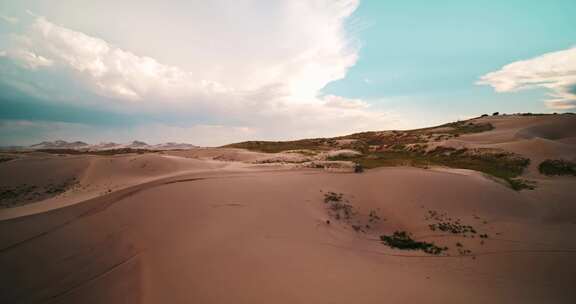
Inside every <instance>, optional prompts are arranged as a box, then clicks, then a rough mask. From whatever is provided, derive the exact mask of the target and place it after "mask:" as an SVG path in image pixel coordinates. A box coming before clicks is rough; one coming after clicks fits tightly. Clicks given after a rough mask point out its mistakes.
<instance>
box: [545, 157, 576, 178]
mask: <svg viewBox="0 0 576 304" xmlns="http://www.w3.org/2000/svg"><path fill="white" fill-rule="evenodd" d="M538 170H539V171H540V173H542V174H545V175H573V176H576V163H574V162H571V161H567V160H562V159H547V160H545V161H543V162H541V163H540V165H539V166H538Z"/></svg>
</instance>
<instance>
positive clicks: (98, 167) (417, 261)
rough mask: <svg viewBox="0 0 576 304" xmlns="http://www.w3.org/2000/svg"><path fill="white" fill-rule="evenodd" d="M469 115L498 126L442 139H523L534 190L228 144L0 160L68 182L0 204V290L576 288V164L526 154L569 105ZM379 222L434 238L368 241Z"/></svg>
mask: <svg viewBox="0 0 576 304" xmlns="http://www.w3.org/2000/svg"><path fill="white" fill-rule="evenodd" d="M570 119H571V120H570ZM478 120H483V121H489V122H491V123H493V124H494V126H495V129H494V130H491V131H486V132H482V133H475V134H467V135H462V136H459V137H457V138H451V139H448V140H445V141H442V143H443V144H446V145H449V144H460V145H463V146H466V147H485V148H488V147H489V148H500V149H504V150H509V151H512V152H515V153H519V154H521V155H524V156H527V157H530V158H531V159H532V161H533V164H532V165H531V167H529V168H528V170H527V171H526V173H525V174H524V175H523V177H526V178H531V179H534V180H537V181H538V186H537V188H536V189H535V190H531V191H521V192H518V191H514V190H512V189H510V188H509V187H507V186H506V185H505V184H503V183H502V182H500V181H498V180H496V179H494V178H489V177H487V176H486V175H484V174H482V173H479V172H476V171H470V170H463V169H452V168H434V167H433V168H430V169H421V168H412V167H390V168H378V169H372V170H368V171H366V172H365V173H363V174H354V173H351V172H350V171H348V172H344V171H342V172H331V171H326V170H318V169H307V168H301V167H297V166H289V165H275V166H267V165H255V164H256V163H258V162H259V161H261V160H263V159H270V158H271V157H273V156H274V155H273V154H272V155H271V154H266V153H260V152H251V151H246V150H241V149H228V148H225V149H224V148H209V149H208V148H207V149H194V150H189V151H170V152H165V153H164V154H160V153H155V154H126V155H116V156H89V155H81V156H62V157H60V156H51V155H45V154H34V155H29V156H26V157H23V158H21V159H18V160H12V161H8V162H4V163H2V164H0V166H1V168H2V170H0V174H1V175H0V177H1V179H0V180H1V181H2V184H3V185H16V184H19V183H22V182H27V183H30V184H35V185H38V186H40V185H44V184H47V183H50V182H54V181H61V180H68V179H70V178H74V179H75V180H77V181H78V185H76V186H75V187H72V188H70V189H68V190H66V191H65V192H63V193H58V194H56V195H54V196H51V197H48V198H46V199H43V200H41V201H39V202H35V203H29V204H25V205H22V206H18V207H14V208H8V209H0V269H2V275H1V276H0V302H1V303H422V302H427V303H574V301H576V292H575V291H574V289H573V285H574V277H575V276H574V275H575V274H576V239H575V238H574V237H573V234H574V231H576V205H575V204H574V202H575V201H576V192H574V191H573V190H572V189H573V188H574V186H575V185H576V178H574V177H547V176H543V175H541V174H539V173H538V170H537V169H536V167H534V166H535V165H534V163H537V162H538V161H539V160H543V159H546V158H556V157H563V158H568V159H574V157H575V156H576V153H575V150H574V147H573V144H571V143H569V142H566V141H562V140H563V139H569V138H573V137H574V136H575V135H574V132H575V131H574V130H573V129H570V130H569V131H567V130H561V131H555V129H557V128H563V129H568V126H571V125H572V124H573V121H574V120H573V118H568V119H566V118H564V116H557V117H555V116H545V117H540V116H535V117H532V116H530V117H518V116H512V117H487V118H479V119H478ZM550 125H553V126H554V127H550ZM284 154H290V153H284ZM282 155H283V154H282ZM274 157H280V156H278V155H275V156H274ZM282 157H283V156H282ZM282 161H285V160H284V159H282ZM331 192H334V193H335V195H336V194H337V195H342V197H341V199H340V200H341V201H338V202H339V203H342V204H346V205H347V206H348V207H346V208H349V209H347V210H349V211H350V213H349V214H348V213H346V214H345V213H341V210H340V209H336V208H333V207H334V205H332V204H333V203H334V202H336V201H328V200H326V198H327V197H330V195H331V194H330V193H331ZM339 206H340V205H339ZM444 223H449V224H450V226H449V227H452V228H451V229H460V228H461V227H468V226H469V227H472V228H473V229H474V233H471V232H461V231H453V230H452V231H445V230H439V228H438V227H441V225H442V224H444ZM431 227H435V228H434V229H432V228H431ZM454 227H456V228H454ZM394 231H406V232H409V233H411V235H412V237H413V238H414V239H415V240H417V241H421V242H432V243H434V244H435V245H437V246H440V247H444V246H445V247H447V250H445V251H444V252H443V253H442V254H440V255H431V254H427V253H425V252H423V251H418V250H416V251H412V250H408V251H407V250H398V249H393V248H390V247H388V246H385V245H384V244H382V242H381V241H380V238H379V237H380V235H389V234H392V233H393V232H394Z"/></svg>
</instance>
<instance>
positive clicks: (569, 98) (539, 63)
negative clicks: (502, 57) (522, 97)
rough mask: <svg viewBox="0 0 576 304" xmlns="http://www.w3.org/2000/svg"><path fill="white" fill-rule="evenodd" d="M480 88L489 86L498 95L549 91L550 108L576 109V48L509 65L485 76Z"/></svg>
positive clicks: (547, 102)
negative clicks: (521, 91) (536, 89)
mask: <svg viewBox="0 0 576 304" xmlns="http://www.w3.org/2000/svg"><path fill="white" fill-rule="evenodd" d="M478 84H481V85H490V86H492V87H493V88H494V89H495V90H496V92H515V91H519V90H524V89H530V88H545V89H548V90H549V91H550V93H549V95H550V98H549V99H547V100H546V101H545V102H546V105H547V106H548V107H550V108H553V109H561V110H562V109H573V108H576V47H573V48H570V49H567V50H562V51H557V52H552V53H547V54H544V55H541V56H538V57H535V58H532V59H528V60H521V61H516V62H513V63H510V64H508V65H505V66H504V67H502V68H501V69H500V70H498V71H495V72H492V73H488V74H486V75H484V76H482V77H481V78H480V80H479V81H478Z"/></svg>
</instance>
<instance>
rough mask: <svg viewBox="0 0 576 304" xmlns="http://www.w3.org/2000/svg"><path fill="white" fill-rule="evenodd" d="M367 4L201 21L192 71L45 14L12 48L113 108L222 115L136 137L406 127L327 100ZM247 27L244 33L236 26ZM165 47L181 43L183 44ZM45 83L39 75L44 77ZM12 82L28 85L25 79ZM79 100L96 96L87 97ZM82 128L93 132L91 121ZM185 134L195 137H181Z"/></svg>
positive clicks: (211, 138) (324, 1) (350, 57)
mask: <svg viewBox="0 0 576 304" xmlns="http://www.w3.org/2000/svg"><path fill="white" fill-rule="evenodd" d="M194 5H196V4H194ZM197 5H203V4H197ZM234 5H235V4H234ZM357 5H358V1H357V0H339V1H328V0H318V1H310V2H308V1H306V2H303V1H279V2H273V3H272V2H271V3H270V6H271V7H270V10H268V11H267V10H264V11H261V12H259V14H262V16H261V17H262V18H267V19H266V25H267V26H268V27H269V28H262V24H260V23H256V24H252V25H251V26H252V27H248V28H246V29H244V28H243V27H244V26H246V25H245V24H244V23H246V24H249V25H250V24H251V22H249V21H246V16H243V15H242V14H241V13H235V14H232V16H231V17H230V16H224V17H230V18H232V19H231V20H233V21H234V22H241V23H239V24H238V26H237V27H238V28H240V29H237V27H236V26H233V27H231V28H227V29H228V30H231V31H233V33H232V34H226V33H225V32H222V31H216V30H215V29H214V27H218V26H221V24H224V23H225V22H224V21H222V22H216V23H213V24H212V23H210V24H211V25H214V26H205V27H193V30H192V32H191V33H189V34H188V35H187V36H182V37H179V39H180V40H178V42H179V43H182V44H183V45H185V46H186V47H190V46H189V43H188V41H189V40H190V41H198V39H199V38H198V39H196V37H195V36H194V35H198V36H199V37H201V38H202V39H203V40H202V39H201V41H200V42H201V43H200V44H197V43H196V44H197V45H198V47H197V49H198V52H196V53H194V52H193V51H194V50H195V49H193V48H192V49H191V50H192V51H191V53H190V55H189V57H192V58H194V60H189V61H187V62H186V64H185V66H186V68H183V67H181V66H179V65H178V66H177V65H174V64H173V65H169V64H163V63H161V61H160V60H157V59H155V58H152V57H150V56H144V55H141V54H137V52H133V51H130V50H127V49H126V48H123V47H120V46H117V45H115V44H112V43H110V42H108V41H106V40H104V39H102V38H98V37H95V36H94V35H88V34H86V33H83V32H80V31H78V30H72V29H70V28H68V27H65V26H62V25H58V24H56V23H54V22H51V21H49V20H47V19H46V18H44V17H40V16H36V15H33V17H34V21H33V23H32V24H31V26H29V27H28V29H27V30H26V31H25V32H24V33H21V34H19V35H13V37H14V39H13V44H12V46H11V48H9V49H7V53H6V55H7V56H8V57H10V58H12V59H13V60H14V61H16V62H18V63H20V64H21V65H22V66H24V67H26V68H28V69H30V70H31V71H32V72H35V71H38V70H40V69H42V70H43V71H46V72H50V73H54V74H55V75H58V76H61V75H62V74H64V75H67V76H68V78H70V79H71V81H72V82H73V83H70V87H73V88H74V90H77V89H81V88H84V89H86V90H89V91H90V92H92V93H96V94H97V95H99V96H101V98H99V99H97V100H99V101H100V102H101V103H102V104H103V107H108V108H109V109H113V110H114V109H121V110H122V111H123V113H134V115H138V113H141V112H142V111H148V114H149V113H150V112H158V113H163V114H162V115H164V116H163V118H164V119H163V120H162V121H167V120H166V119H165V118H166V115H170V114H169V113H177V114H178V115H179V117H182V116H185V115H188V114H190V116H194V117H198V116H201V117H202V118H208V119H204V121H216V122H214V123H206V122H203V123H196V124H195V123H194V122H189V123H183V122H182V119H181V118H180V119H179V121H178V123H176V122H175V123H174V124H172V125H170V124H167V123H164V124H154V123H141V124H139V125H138V126H134V127H132V128H126V129H125V130H122V132H120V133H122V134H125V135H123V136H124V137H126V138H127V137H129V135H128V134H132V135H133V138H138V139H143V140H147V138H149V137H153V136H156V135H154V134H158V136H161V134H164V136H167V134H173V135H174V136H173V138H172V139H170V141H188V142H191V143H194V144H200V145H202V144H210V145H214V144H225V143H229V142H233V141H239V140H248V139H287V138H299V137H317V136H334V135H340V134H345V133H351V132H357V131H365V130H374V129H385V128H398V127H402V126H403V125H404V124H403V122H401V121H400V120H399V119H398V117H397V116H395V115H393V114H391V113H386V112H382V111H377V110H374V109H372V108H371V107H370V106H369V104H368V103H366V102H365V101H362V100H359V99H348V98H343V97H340V96H334V95H326V96H323V97H318V96H321V95H322V93H321V90H322V88H323V87H324V86H325V85H326V84H328V83H330V82H331V81H334V80H337V79H340V78H343V77H344V76H345V75H346V72H347V70H348V68H349V67H351V66H352V65H354V64H355V62H356V60H357V49H356V48H355V47H354V46H353V45H354V44H353V43H351V41H350V39H349V37H347V34H346V32H345V30H344V22H345V20H346V18H347V17H348V16H350V14H351V13H352V12H353V11H354V10H355V9H356V7H357ZM235 9H236V8H235ZM244 10H245V8H244ZM231 11H234V10H231ZM218 13H221V12H218ZM224 17H222V18H224ZM253 17H254V16H253ZM211 18H212V19H214V16H212V17H211ZM235 18H236V19H235ZM237 18H240V19H239V20H237ZM227 21H228V22H231V21H230V20H227ZM146 22H148V20H147V21H146ZM212 22H214V21H212ZM192 24H194V23H192ZM240 30H242V31H244V32H235V31H240ZM143 31H144V32H146V31H145V30H143ZM202 31H204V32H202ZM169 34H170V33H167V35H169ZM231 35H232V36H231ZM253 36H254V37H253ZM215 37H216V38H215ZM229 38H230V39H229ZM115 41H117V40H115ZM190 44H194V43H190ZM196 44H194V45H196ZM211 44H215V45H216V46H217V48H215V49H214V48H213V46H212V45H211ZM221 44H222V45H221ZM164 47H165V48H167V49H173V48H178V47H179V45H178V44H175V45H164ZM219 47H222V48H219ZM203 52H204V53H203ZM205 52H210V53H209V54H208V53H205ZM140 53H141V50H140ZM212 53H213V54H212ZM176 61H178V60H173V61H172V62H176ZM0 76H2V75H1V74H0ZM0 80H1V79H0ZM41 80H42V79H38V78H36V80H35V82H40V81H41ZM4 82H5V83H18V82H17V81H16V79H15V80H14V81H6V80H4ZM46 87H49V88H50V90H51V91H50V92H48V91H46V92H44V93H45V95H46V96H45V98H47V99H50V98H51V97H52V99H54V100H57V99H59V98H56V97H53V96H52V95H51V94H55V93H54V92H55V91H56V90H57V88H55V87H54V85H47V86H46ZM70 87H62V88H60V93H61V94H65V93H66V92H69V91H70ZM35 88H37V90H40V89H41V88H42V86H41V85H40V83H38V85H36V86H35ZM35 92H36V91H35ZM36 93H37V95H42V94H43V92H36ZM71 96H72V95H71ZM70 98H72V97H70ZM76 102H77V103H79V104H82V103H86V102H87V101H86V100H85V98H77V100H76ZM166 113H168V114H166ZM78 130H79V131H78V132H80V131H82V132H85V133H86V134H87V136H88V134H92V133H90V132H86V129H85V128H78ZM142 130H148V131H142ZM155 130H160V131H158V132H156V131H155ZM70 132H73V130H72V131H70ZM128 132H129V133H128ZM138 134H142V135H143V136H142V137H140V136H138ZM177 134H186V135H184V136H183V138H181V140H177V139H178V138H179V137H178V136H177ZM103 135H106V136H110V138H108V139H106V138H104V139H102V140H114V138H115V137H117V136H118V134H117V133H115V132H104V131H102V132H99V133H98V135H94V136H95V137H101V136H103ZM176 137H178V138H176ZM184 139H188V140H184ZM127 140H129V139H128V138H127ZM162 141H168V139H166V140H162Z"/></svg>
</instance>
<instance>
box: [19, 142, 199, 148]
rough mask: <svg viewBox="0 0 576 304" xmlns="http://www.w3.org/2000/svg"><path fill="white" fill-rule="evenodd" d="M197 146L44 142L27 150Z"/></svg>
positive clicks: (192, 146)
mask: <svg viewBox="0 0 576 304" xmlns="http://www.w3.org/2000/svg"><path fill="white" fill-rule="evenodd" d="M193 148H197V146H194V145H191V144H186V143H175V142H168V143H162V144H156V145H149V144H147V143H145V142H143V141H138V140H134V141H132V142H131V143H127V144H120V143H115V142H102V143H99V144H95V145H90V144H87V143H85V142H82V141H74V142H67V141H65V140H55V141H43V142H41V143H38V144H35V145H31V146H29V147H27V149H31V150H42V149H51V150H52V149H72V150H81V151H104V150H114V149H135V150H138V149H140V150H185V149H193Z"/></svg>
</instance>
